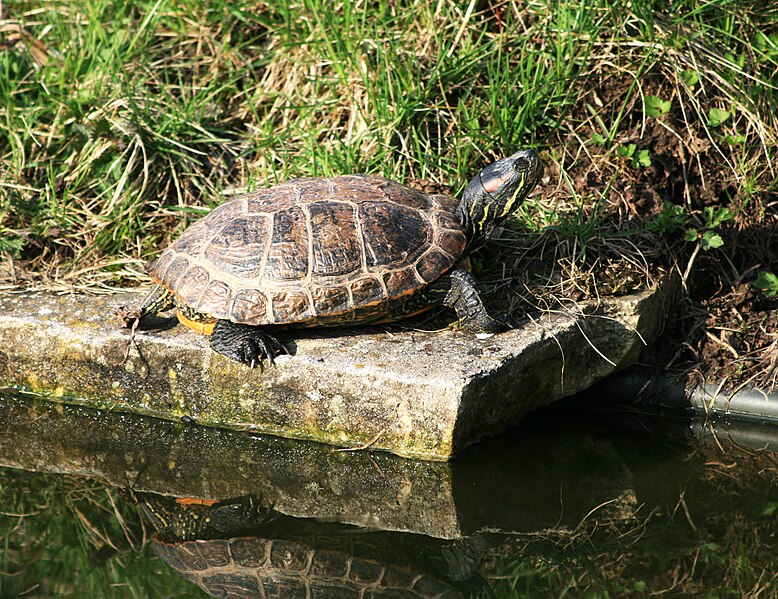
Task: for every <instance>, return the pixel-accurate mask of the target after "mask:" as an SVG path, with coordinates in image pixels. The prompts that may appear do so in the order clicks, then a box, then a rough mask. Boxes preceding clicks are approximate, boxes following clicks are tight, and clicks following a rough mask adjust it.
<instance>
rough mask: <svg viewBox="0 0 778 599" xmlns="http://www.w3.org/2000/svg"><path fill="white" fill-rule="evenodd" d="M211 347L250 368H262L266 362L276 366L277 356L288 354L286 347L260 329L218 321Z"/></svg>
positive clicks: (212, 336)
mask: <svg viewBox="0 0 778 599" xmlns="http://www.w3.org/2000/svg"><path fill="white" fill-rule="evenodd" d="M211 347H212V348H213V350H214V351H216V352H218V353H220V354H221V355H223V356H224V357H226V358H229V359H230V360H235V361H236V362H240V363H241V364H246V365H247V366H249V367H250V368H255V367H256V366H261V365H262V362H263V361H264V360H267V361H268V362H269V363H270V364H271V365H272V364H274V358H275V356H277V355H279V354H288V353H289V351H288V350H287V349H286V347H284V345H283V344H282V343H281V342H280V341H279V340H278V339H276V338H275V337H273V336H272V335H270V334H268V333H266V332H265V331H263V330H262V329H261V328H260V327H256V326H251V325H247V324H237V323H234V322H230V321H229V320H217V321H216V324H215V325H214V327H213V333H211Z"/></svg>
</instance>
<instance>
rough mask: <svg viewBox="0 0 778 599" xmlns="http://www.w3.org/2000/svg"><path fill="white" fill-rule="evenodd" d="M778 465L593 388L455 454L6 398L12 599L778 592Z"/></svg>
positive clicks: (733, 431) (2, 421)
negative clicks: (413, 454)
mask: <svg viewBox="0 0 778 599" xmlns="http://www.w3.org/2000/svg"><path fill="white" fill-rule="evenodd" d="M777 462H778V427H776V426H775V425H774V424H772V425H771V424H765V423H760V422H743V421H740V422H725V421H719V422H714V421H705V420H699V419H698V420H695V419H692V418H691V417H688V418H687V417H682V416H678V415H659V414H641V413H638V412H636V411H635V410H633V409H627V408H618V407H614V406H609V405H606V404H604V403H597V402H592V401H586V402H584V401H581V400H577V401H566V402H562V403H559V404H557V405H555V406H552V407H551V408H549V409H546V410H543V411H541V412H538V413H537V414H535V415H533V416H532V417H531V418H529V419H528V420H526V421H525V422H524V424H523V425H522V426H521V427H519V428H516V429H514V430H512V431H510V432H509V433H506V434H504V435H502V436H500V437H498V438H496V439H492V440H490V441H487V442H485V443H482V444H480V445H478V446H476V447H473V448H471V449H470V450H468V451H466V452H465V453H464V454H463V455H462V456H460V457H459V458H458V459H457V460H455V461H453V462H451V463H436V462H420V461H413V460H407V459H402V458H398V457H395V456H392V455H388V454H383V453H379V452H368V451H359V452H339V451H334V450H333V448H331V447H327V446H321V445H317V444H314V443H300V442H293V441H288V440H284V439H278V438H272V437H263V436H253V435H246V434H241V433H235V432H230V431H221V430H215V429H207V428H202V427H198V426H193V425H191V424H187V423H174V422H161V421H156V420H153V419H149V418H144V417H140V416H134V415H128V414H117V413H108V412H98V411H93V410H89V409H86V408H82V407H75V406H65V405H61V404H52V403H48V402H46V401H43V400H41V399H39V398H35V397H32V396H29V395H23V394H19V393H12V392H11V391H6V392H0V466H1V467H0V498H1V499H2V504H1V505H0V541H2V542H1V543H0V597H17V596H22V597H207V596H209V594H208V593H210V594H211V595H213V596H219V597H255V596H265V597H278V598H282V597H283V598H286V597H312V598H320V597H332V598H341V597H376V598H379V597H398V598H399V597H450V598H453V597H562V596H567V597H580V596H586V597H622V596H627V595H631V596H648V595H655V594H663V595H666V596H695V597H744V596H748V597H773V596H776V593H778V581H776V572H777V571H778V464H777ZM260 588H261V589H262V591H261V592H260ZM203 589H205V590H203ZM206 590H207V592H206ZM262 593H264V595H263V594H262Z"/></svg>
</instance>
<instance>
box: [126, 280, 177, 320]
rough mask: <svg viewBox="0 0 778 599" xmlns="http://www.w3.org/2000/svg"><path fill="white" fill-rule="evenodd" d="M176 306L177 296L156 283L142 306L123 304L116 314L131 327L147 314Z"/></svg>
mask: <svg viewBox="0 0 778 599" xmlns="http://www.w3.org/2000/svg"><path fill="white" fill-rule="evenodd" d="M175 306H176V298H175V296H174V295H173V294H172V293H171V292H170V291H169V290H168V289H166V288H165V287H163V286H162V285H154V287H153V288H152V290H151V291H150V292H149V294H148V295H147V296H146V298H145V299H144V300H143V302H141V305H140V306H122V307H120V308H119V309H118V310H117V311H116V314H117V316H119V319H120V320H121V322H122V326H124V327H125V328H129V327H132V326H135V324H136V323H138V322H140V320H141V319H142V318H143V317H144V316H146V314H158V313H159V312H164V311H165V310H170V309H171V308H174V307H175Z"/></svg>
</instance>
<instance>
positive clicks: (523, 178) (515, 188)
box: [457, 150, 543, 246]
mask: <svg viewBox="0 0 778 599" xmlns="http://www.w3.org/2000/svg"><path fill="white" fill-rule="evenodd" d="M542 175H543V163H542V162H541V161H540V159H539V158H538V155H537V153H536V152H535V150H521V151H519V152H516V153H515V154H513V155H512V156H508V157H507V158H502V159H500V160H498V161H497V162H495V163H494V164H490V165H489V166H487V167H486V168H485V169H484V170H482V171H481V172H480V173H478V174H477V175H476V176H475V177H473V180H472V181H470V183H469V184H468V186H467V187H466V188H465V192H464V194H463V195H462V201H461V202H459V206H458V207H457V217H458V218H459V222H460V223H462V226H463V227H465V230H466V231H467V239H468V244H469V245H470V246H473V245H476V246H477V245H479V241H484V240H485V239H487V238H488V237H489V235H491V233H492V231H493V230H494V228H495V227H496V226H497V225H498V224H500V223H501V222H502V221H504V220H505V219H506V218H507V217H508V216H509V215H510V213H511V212H513V211H514V210H515V209H516V208H518V207H519V206H520V205H521V203H522V202H523V201H524V199H525V198H526V197H527V196H528V195H529V193H530V192H531V191H532V190H533V189H534V187H535V185H537V183H538V181H540V177H541V176H542ZM474 242H475V243H474Z"/></svg>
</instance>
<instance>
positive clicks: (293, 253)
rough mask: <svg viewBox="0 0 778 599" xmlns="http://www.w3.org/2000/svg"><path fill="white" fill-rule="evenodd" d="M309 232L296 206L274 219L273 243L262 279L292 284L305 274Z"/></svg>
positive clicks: (278, 214)
mask: <svg viewBox="0 0 778 599" xmlns="http://www.w3.org/2000/svg"><path fill="white" fill-rule="evenodd" d="M308 243H309V240H308V230H307V227H306V223H305V213H304V212H303V210H302V208H300V207H299V206H294V207H291V208H288V209H287V210H279V211H278V212H277V213H276V214H274V215H273V240H272V242H271V244H270V248H269V250H268V256H267V265H266V266H265V273H264V275H265V278H267V279H268V280H272V281H294V280H299V279H303V278H305V276H306V275H307V274H308Z"/></svg>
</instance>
